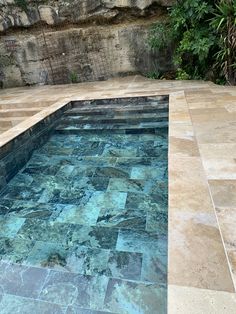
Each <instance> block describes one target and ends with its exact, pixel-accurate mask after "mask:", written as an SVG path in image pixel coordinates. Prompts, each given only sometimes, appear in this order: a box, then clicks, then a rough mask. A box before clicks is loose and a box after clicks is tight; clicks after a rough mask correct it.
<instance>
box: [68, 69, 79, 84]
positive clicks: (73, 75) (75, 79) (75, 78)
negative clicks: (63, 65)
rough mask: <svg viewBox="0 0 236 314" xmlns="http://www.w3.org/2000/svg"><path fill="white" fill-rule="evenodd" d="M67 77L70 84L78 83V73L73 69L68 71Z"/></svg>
mask: <svg viewBox="0 0 236 314" xmlns="http://www.w3.org/2000/svg"><path fill="white" fill-rule="evenodd" d="M69 79H70V82H71V83H72V84H75V83H78V74H77V73H76V72H74V71H72V72H70V74H69Z"/></svg>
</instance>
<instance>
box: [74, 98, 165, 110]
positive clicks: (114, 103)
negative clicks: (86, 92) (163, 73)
mask: <svg viewBox="0 0 236 314" xmlns="http://www.w3.org/2000/svg"><path fill="white" fill-rule="evenodd" d="M140 105H142V106H147V105H155V106H156V107H157V108H158V107H161V106H165V107H168V96H154V97H145V98H140V97H138V98H136V97H133V98H130V97H128V98H114V99H97V100H83V101H73V107H74V108H85V107H89V108H96V107H98V106H101V107H103V108H106V107H113V108H117V107H118V108H123V107H126V106H133V107H136V106H140Z"/></svg>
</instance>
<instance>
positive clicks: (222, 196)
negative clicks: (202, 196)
mask: <svg viewBox="0 0 236 314" xmlns="http://www.w3.org/2000/svg"><path fill="white" fill-rule="evenodd" d="M209 185H210V189H211V194H212V198H213V201H214V204H215V206H216V207H223V208H236V180H209Z"/></svg>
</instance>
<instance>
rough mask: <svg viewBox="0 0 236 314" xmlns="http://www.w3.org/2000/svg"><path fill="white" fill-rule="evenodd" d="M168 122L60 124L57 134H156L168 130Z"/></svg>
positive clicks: (56, 130)
mask: <svg viewBox="0 0 236 314" xmlns="http://www.w3.org/2000/svg"><path fill="white" fill-rule="evenodd" d="M167 127H168V122H167V121H164V122H152V123H147V122H146V123H145V122H143V123H139V124H130V125H127V124H124V123H122V124H121V123H115V124H114V123H113V124H103V123H100V124H95V123H94V124H84V125H83V124H73V125H67V124H60V125H59V126H58V127H57V128H56V129H55V132H58V133H69V134H77V133H89V132H90V133H96V132H99V133H101V132H104V133H110V132H111V131H112V133H122V134H142V133H156V130H157V129H160V128H167Z"/></svg>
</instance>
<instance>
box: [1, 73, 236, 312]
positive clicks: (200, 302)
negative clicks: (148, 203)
mask: <svg viewBox="0 0 236 314" xmlns="http://www.w3.org/2000/svg"><path fill="white" fill-rule="evenodd" d="M164 94H165V95H169V96H170V108H169V110H170V121H169V247H168V254H169V270H168V276H169V284H170V285H169V314H173V313H174V314H175V313H178V314H182V313H189V314H195V313H196V314H198V313H203V314H205V313H206V314H218V313H219V314H221V313H227V314H228V313H229V314H231V313H232V314H233V313H236V311H235V312H234V310H235V308H236V307H235V293H233V292H234V291H235V286H234V284H235V283H236V234H235V229H236V228H235V225H236V218H235V216H236V214H235V213H236V178H235V160H236V144H235V143H236V117H235V111H236V110H235V107H236V89H235V87H220V86H216V85H214V84H212V83H210V82H199V81H186V82H185V81H155V80H149V79H147V78H143V77H141V76H132V77H124V78H120V79H112V80H109V81H106V82H99V83H97V82H92V83H82V84H79V85H73V84H71V85H60V86H41V87H34V88H13V89H8V90H2V91H0V113H2V114H3V115H2V116H1V115H0V122H1V121H2V124H1V123H0V130H1V128H3V125H4V123H6V121H7V123H9V122H11V123H14V121H17V119H18V118H20V117H21V118H22V120H24V119H25V120H24V121H22V122H20V123H18V124H17V125H16V126H14V127H12V128H10V129H9V130H8V131H6V132H4V133H2V134H1V135H0V146H1V145H4V144H6V143H8V142H9V140H11V139H13V138H14V137H16V136H17V135H19V134H21V133H22V132H24V131H25V130H26V129H28V128H29V127H31V126H32V125H34V124H35V123H37V122H39V121H40V120H41V119H43V118H45V117H47V116H48V115H49V114H50V113H52V112H54V111H55V110H57V109H58V108H61V107H63V106H64V105H65V104H66V103H68V102H69V101H70V100H79V99H81V100H82V99H94V98H100V99H101V98H109V97H111V98H112V97H131V96H134V97H135V96H142V95H164ZM30 104H32V106H31V105H30ZM31 108H32V110H31ZM35 108H36V109H37V110H39V111H38V112H37V113H36V114H35V115H33V114H34V113H35V112H34V110H35ZM11 111H12V114H11ZM31 114H32V115H33V116H32V117H29V116H30V115H31ZM221 116H222V119H221ZM15 119H16V120H15ZM3 121H4V123H3Z"/></svg>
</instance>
